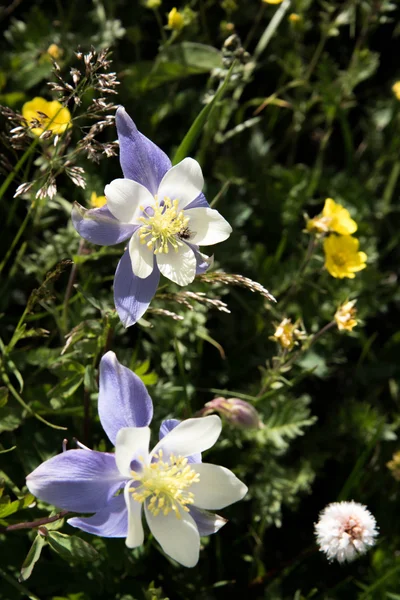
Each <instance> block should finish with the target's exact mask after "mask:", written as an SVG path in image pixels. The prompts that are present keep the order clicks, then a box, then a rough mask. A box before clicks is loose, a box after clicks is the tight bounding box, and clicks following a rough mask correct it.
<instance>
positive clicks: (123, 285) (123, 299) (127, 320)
mask: <svg viewBox="0 0 400 600" xmlns="http://www.w3.org/2000/svg"><path fill="white" fill-rule="evenodd" d="M159 280H160V271H159V270H158V267H157V266H156V265H155V266H154V269H153V272H152V273H151V275H149V277H146V279H140V277H137V276H136V275H134V274H133V271H132V263H131V259H130V256H129V250H126V251H125V253H124V255H123V256H122V258H121V260H120V261H119V263H118V267H117V271H116V273H115V279H114V302H115V307H116V309H117V312H118V315H119V318H120V319H121V321H122V323H123V325H124V326H125V327H130V325H133V324H134V323H136V322H137V321H138V320H139V319H140V318H141V317H142V316H143V315H144V313H145V312H146V310H147V308H148V306H149V304H150V302H151V300H152V298H153V296H154V294H155V293H156V289H157V286H158V282H159Z"/></svg>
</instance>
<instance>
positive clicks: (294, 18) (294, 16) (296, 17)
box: [288, 13, 303, 25]
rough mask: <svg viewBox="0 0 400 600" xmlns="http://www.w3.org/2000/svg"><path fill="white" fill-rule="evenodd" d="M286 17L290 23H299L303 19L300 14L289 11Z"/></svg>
mask: <svg viewBox="0 0 400 600" xmlns="http://www.w3.org/2000/svg"><path fill="white" fill-rule="evenodd" d="M288 19H289V21H290V22H291V23H293V24H294V25H295V24H296V23H300V21H302V20H303V17H301V16H300V15H298V14H296V13H291V14H290V15H289V16H288Z"/></svg>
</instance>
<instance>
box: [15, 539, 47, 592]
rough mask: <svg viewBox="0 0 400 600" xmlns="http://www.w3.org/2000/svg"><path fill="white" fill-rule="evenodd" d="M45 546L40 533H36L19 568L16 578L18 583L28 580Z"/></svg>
mask: <svg viewBox="0 0 400 600" xmlns="http://www.w3.org/2000/svg"><path fill="white" fill-rule="evenodd" d="M45 545H46V540H45V538H44V537H43V536H42V535H41V534H40V533H38V534H37V536H36V537H35V539H34V541H33V544H32V546H31V548H30V550H29V552H28V554H27V557H26V558H25V560H24V563H23V565H22V567H21V574H20V576H19V578H18V581H20V582H21V581H26V580H27V579H29V577H30V576H31V575H32V571H33V568H34V566H35V564H36V563H37V561H38V560H39V558H40V554H41V552H42V549H43V547H44V546H45Z"/></svg>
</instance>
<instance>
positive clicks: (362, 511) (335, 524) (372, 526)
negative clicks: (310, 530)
mask: <svg viewBox="0 0 400 600" xmlns="http://www.w3.org/2000/svg"><path fill="white" fill-rule="evenodd" d="M315 535H316V536H317V544H318V545H319V547H320V550H321V551H322V552H325V554H326V555H327V557H328V559H329V560H330V561H332V560H334V559H335V558H336V560H337V561H338V562H340V563H343V562H345V561H352V560H354V559H355V558H357V557H358V556H359V555H360V554H364V553H365V552H367V550H368V549H369V548H370V547H371V546H373V545H374V544H375V538H376V536H377V535H378V530H377V526H376V520H375V518H374V517H373V515H372V514H371V513H370V512H369V510H367V508H366V507H365V506H363V505H362V504H359V503H358V502H354V501H353V500H352V501H351V502H333V503H332V504H328V506H327V507H326V508H325V509H324V510H323V511H322V512H321V513H320V516H319V521H318V523H316V525H315Z"/></svg>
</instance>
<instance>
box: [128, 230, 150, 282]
mask: <svg viewBox="0 0 400 600" xmlns="http://www.w3.org/2000/svg"><path fill="white" fill-rule="evenodd" d="M139 236H140V229H137V231H135V233H134V234H133V236H132V237H131V239H130V241H129V256H130V257H131V263H132V271H133V272H134V274H135V275H136V276H137V277H140V278H141V279H146V277H148V276H149V275H150V274H151V273H152V272H153V268H154V253H153V252H152V251H151V250H149V248H148V247H147V246H146V244H141V243H140V237H139Z"/></svg>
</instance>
